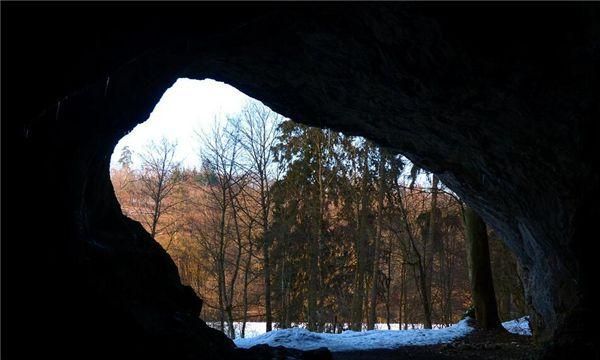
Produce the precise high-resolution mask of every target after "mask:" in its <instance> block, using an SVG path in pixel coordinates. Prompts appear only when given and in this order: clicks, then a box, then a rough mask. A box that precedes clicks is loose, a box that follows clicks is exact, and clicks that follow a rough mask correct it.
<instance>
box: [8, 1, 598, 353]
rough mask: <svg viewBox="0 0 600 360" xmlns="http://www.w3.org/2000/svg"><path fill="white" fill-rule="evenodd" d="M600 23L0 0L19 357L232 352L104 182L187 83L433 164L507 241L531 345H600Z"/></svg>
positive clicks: (519, 16) (460, 13)
mask: <svg viewBox="0 0 600 360" xmlns="http://www.w3.org/2000/svg"><path fill="white" fill-rule="evenodd" d="M598 24H600V16H599V13H598V7H597V6H594V5H581V4H575V5H552V6H550V5H545V6H529V5H527V6H522V5H514V6H508V5H498V6H493V5H485V6H484V5H479V6H475V5H468V6H467V5H462V6H457V5H455V6H450V5H449V6H443V7H442V6H439V5H438V6H434V5H429V4H387V5H385V6H383V5H368V4H353V5H348V4H344V5H341V4H339V5H338V4H327V5H309V4H287V5H285V6H284V5H279V6H276V5H267V4H263V5H259V6H249V5H240V4H219V5H216V4H186V5H182V4H180V5H173V6H169V7H167V6H165V5H161V4H153V5H147V6H145V7H141V6H134V5H114V4H113V5H107V4H104V5H87V4H86V5H79V6H76V5H66V4H63V5H60V6H56V5H54V6H52V5H45V4H44V5H42V4H37V5H32V4H14V3H13V4H5V3H3V11H2V27H3V28H2V30H3V31H2V45H3V66H4V67H3V72H2V73H3V75H2V76H3V94H4V95H5V97H4V100H3V102H2V104H3V116H2V118H3V121H2V122H3V140H6V139H8V140H9V141H10V143H9V144H8V145H7V143H6V141H3V151H2V154H3V161H2V164H3V173H4V175H5V176H6V180H4V181H3V183H4V185H5V190H6V192H5V191H3V195H4V194H7V192H8V193H10V195H12V197H11V199H10V202H8V203H7V205H6V209H7V211H3V213H4V214H5V215H6V218H5V220H6V221H3V225H4V226H3V228H4V229H5V230H8V231H9V232H10V235H9V236H6V237H4V239H3V254H5V255H4V256H6V257H5V259H6V260H8V262H9V263H10V267H8V269H9V270H8V272H9V273H10V274H9V275H6V276H10V278H8V284H9V285H10V286H15V285H20V289H19V290H16V289H15V290H14V291H13V290H12V289H10V290H9V291H7V302H8V304H9V305H8V306H10V309H9V311H11V312H12V313H13V317H11V319H10V322H9V324H10V328H13V327H14V330H12V331H11V334H10V336H12V337H14V338H31V337H32V334H31V326H34V327H35V328H36V331H35V333H36V334H35V338H36V346H31V347H25V348H23V349H21V351H22V352H23V354H22V358H28V355H31V354H30V353H32V352H37V351H41V349H44V352H45V354H48V355H49V354H52V355H54V354H57V355H60V356H62V358H75V357H77V358H79V357H80V356H81V354H82V352H81V351H85V354H86V356H85V357H86V358H106V357H109V358H112V357H115V356H117V357H119V358H121V357H131V358H139V357H142V356H145V357H151V358H152V357H161V356H163V357H164V356H166V357H168V358H185V359H187V358H189V359H192V358H194V359H196V358H228V357H233V356H241V355H239V354H240V353H239V352H234V346H233V344H232V342H231V341H229V340H227V339H226V338H225V337H224V336H222V335H219V334H218V333H217V332H216V331H213V330H211V329H209V328H208V327H207V326H206V324H204V322H203V321H201V320H199V319H198V318H197V314H198V313H199V311H200V308H201V301H200V300H199V299H198V298H197V297H196V296H195V295H194V294H193V292H192V290H191V289H190V288H188V287H185V286H183V285H181V284H180V281H179V278H178V275H177V270H176V268H175V265H174V264H173V262H172V261H171V260H170V258H169V257H168V255H167V254H166V253H165V252H164V251H163V250H162V248H161V247H160V246H159V245H158V244H157V243H156V242H155V241H153V240H152V239H151V238H150V237H149V235H148V234H147V233H146V232H145V231H144V230H143V229H142V227H141V226H140V225H139V224H138V223H136V222H133V221H131V220H129V219H127V218H125V217H124V216H123V215H122V214H121V211H120V209H119V204H118V202H117V200H116V198H115V196H114V193H113V190H112V186H111V183H110V179H109V171H108V167H109V161H110V155H111V152H112V149H113V148H114V146H115V145H116V143H117V142H118V140H119V139H120V138H121V137H122V136H123V135H125V134H126V133H127V132H128V131H130V130H131V129H132V128H133V127H134V126H135V125H136V124H138V123H140V122H142V121H144V120H145V119H146V118H147V116H148V115H149V113H150V112H151V111H152V109H153V107H154V105H155V104H156V103H157V102H158V100H159V99H160V97H161V95H162V94H163V92H164V91H165V90H166V89H167V88H168V87H169V86H171V85H172V84H173V83H174V82H175V80H176V79H177V78H179V77H189V78H195V79H203V78H207V77H209V78H213V79H216V80H219V81H224V82H227V83H229V84H231V85H233V86H235V87H237V88H238V89H240V90H241V91H243V92H245V93H246V94H248V95H250V96H252V97H255V98H257V99H260V100H261V101H263V102H265V103H266V104H267V105H269V106H270V107H272V109H273V110H275V111H277V112H279V113H281V114H283V115H285V116H288V117H290V118H292V119H294V120H296V121H299V122H304V123H307V124H311V125H319V126H328V127H332V128H334V129H336V130H343V131H346V132H349V133H352V134H357V135H363V136H366V137H368V138H370V139H372V140H374V141H376V142H377V143H379V144H381V145H385V146H388V147H391V148H393V149H396V150H398V151H400V152H402V153H403V154H405V155H406V156H407V157H409V158H410V159H411V160H412V161H413V162H415V163H417V164H419V165H420V166H422V167H424V168H426V169H428V170H431V171H434V172H435V173H436V174H437V175H438V176H439V178H440V179H441V180H442V181H443V182H444V183H445V184H447V185H448V186H449V187H450V188H452V189H453V190H454V191H456V192H457V193H458V194H459V195H460V196H461V197H462V198H463V199H464V200H465V201H466V202H467V203H468V204H469V205H470V206H471V207H472V208H473V209H475V210H476V211H477V212H478V213H479V214H480V215H481V216H482V217H483V218H484V219H485V220H486V222H487V223H488V224H489V225H490V226H491V227H493V228H494V229H495V230H497V231H498V232H499V233H500V234H502V236H503V238H504V240H505V241H506V243H507V244H508V245H509V247H510V248H511V249H512V250H513V251H514V252H515V253H516V254H517V256H518V258H519V260H520V262H521V265H522V267H523V269H524V274H525V279H524V280H525V285H526V288H527V297H528V299H529V301H530V303H531V306H532V309H533V310H534V313H533V314H532V322H533V326H534V330H535V333H536V334H537V336H538V338H539V339H540V340H542V341H545V340H552V342H551V345H552V348H555V349H558V350H556V351H565V352H570V351H572V349H578V351H581V352H590V353H591V352H593V351H596V354H597V351H598V348H597V346H598V345H597V344H598V343H597V339H598V331H597V330H592V329H593V325H594V324H597V323H598V314H597V311H594V309H593V307H594V304H595V301H594V298H593V297H592V293H591V291H592V289H593V287H594V285H595V283H594V281H593V274H594V268H595V267H594V262H595V254H596V253H595V252H594V251H593V245H594V242H595V238H596V237H597V236H590V235H588V234H594V233H595V231H596V230H597V229H596V228H595V227H594V225H595V224H594V223H595V221H594V220H595V218H596V217H597V215H598V214H599V213H600V211H599V210H600V209H599V208H598V204H599V201H600V199H599V196H598V184H599V172H598V166H597V164H596V160H595V155H594V154H595V152H594V149H595V145H596V142H597V138H598V119H600V116H599V115H600V111H599V110H600V109H599V106H600V102H599V101H598V99H599V98H600V97H599V95H600V81H599V76H598V75H599V73H598V72H599V66H598V64H600V27H599V26H598ZM5 166H7V167H5ZM17 221H18V222H21V223H22V224H24V225H17ZM3 260H4V259H3ZM3 263H6V262H4V261H3ZM6 273H7V272H6V271H3V276H5V274H6ZM17 277H18V278H17ZM2 283H3V284H7V282H6V281H5V280H4V279H3V281H2ZM23 324H29V327H28V326H20V325H23ZM31 324H35V325H31ZM59 325H60V327H61V328H63V330H62V331H60V332H58V331H57V330H56V329H57V326H59ZM82 349H84V350H82Z"/></svg>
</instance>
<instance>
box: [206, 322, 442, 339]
mask: <svg viewBox="0 0 600 360" xmlns="http://www.w3.org/2000/svg"><path fill="white" fill-rule="evenodd" d="M207 324H208V326H210V327H212V328H214V329H217V330H221V327H220V324H219V323H218V322H210V321H208V322H207ZM273 325H274V326H275V324H273ZM340 325H341V326H342V329H349V324H338V326H340ZM227 326H228V325H227V322H226V323H225V328H226V329H227ZM326 326H327V327H329V328H331V327H332V325H331V324H326ZM404 326H405V324H404V323H403V324H402V327H400V324H399V323H390V328H391V329H390V330H402V329H403V328H404ZM291 327H293V328H301V329H305V328H306V323H292V326H291ZM444 327H447V326H444V325H441V324H433V328H434V329H442V328H444ZM233 328H234V330H235V338H236V339H237V338H240V337H241V334H242V322H234V323H233ZM406 328H407V330H414V329H423V324H406ZM375 329H376V330H388V328H387V324H386V323H376V324H375ZM273 330H274V331H278V330H280V329H277V328H274V329H273ZM366 330H367V324H366V323H365V324H363V331H366ZM265 332H267V323H266V322H264V321H251V322H250V321H249V322H247V323H246V330H245V332H244V337H245V338H252V337H256V336H259V335H262V334H264V333H265ZM225 333H227V331H225Z"/></svg>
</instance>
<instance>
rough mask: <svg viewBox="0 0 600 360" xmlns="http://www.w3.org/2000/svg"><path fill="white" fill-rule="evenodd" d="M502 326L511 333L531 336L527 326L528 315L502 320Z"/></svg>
mask: <svg viewBox="0 0 600 360" xmlns="http://www.w3.org/2000/svg"><path fill="white" fill-rule="evenodd" d="M502 326H504V328H505V329H506V330H508V331H509V332H511V333H513V334H519V335H529V336H531V329H530V328H529V316H523V317H522V318H518V319H514V320H510V321H506V322H503V323H502Z"/></svg>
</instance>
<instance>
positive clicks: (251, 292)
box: [112, 102, 524, 337]
mask: <svg viewBox="0 0 600 360" xmlns="http://www.w3.org/2000/svg"><path fill="white" fill-rule="evenodd" d="M200 142H201V145H202V146H201V149H202V150H201V154H200V155H201V163H202V166H201V167H200V168H199V169H183V168H181V166H180V165H179V163H178V162H177V161H175V158H174V150H175V144H170V143H168V142H165V141H162V142H160V143H157V144H154V145H153V146H152V147H149V148H148V151H147V152H145V153H144V154H141V156H139V158H140V160H141V165H140V166H137V167H136V166H134V164H133V161H132V155H133V154H132V153H131V152H130V151H129V150H128V149H127V151H129V153H128V152H127V151H125V150H124V151H123V153H122V154H121V155H122V156H121V157H120V160H122V161H120V164H121V169H120V170H118V171H117V170H113V174H112V176H113V183H114V184H115V192H116V193H117V196H118V198H119V200H120V201H121V205H122V207H123V209H124V212H125V213H127V214H128V215H129V216H131V217H132V218H134V219H137V220H139V221H140V222H141V223H142V224H143V225H144V226H145V227H146V229H148V231H149V232H150V233H151V234H153V235H154V236H155V237H156V238H157V240H158V241H159V242H160V243H161V244H162V245H163V246H164V247H165V248H166V249H167V251H168V252H169V253H170V254H171V256H172V257H173V259H174V261H175V262H176V264H177V265H178V267H179V271H180V276H181V279H182V281H183V282H184V283H186V284H188V285H190V286H192V287H193V288H194V289H195V291H196V292H197V293H198V294H199V295H200V296H201V297H202V298H203V299H204V307H203V313H202V316H203V318H204V319H206V320H209V321H216V322H217V324H218V326H219V327H220V328H221V329H222V330H223V331H226V332H227V333H228V334H229V336H231V337H234V336H236V335H235V334H236V329H235V328H234V322H236V321H241V323H242V325H241V331H240V333H241V336H244V335H245V324H246V322H247V321H250V320H262V321H265V322H266V330H267V331H269V330H271V329H273V328H274V327H279V328H285V327H289V326H292V325H293V323H298V322H304V323H306V325H307V327H308V328H309V329H311V330H313V331H329V332H340V331H342V329H348V328H351V329H356V330H359V329H362V328H363V324H366V328H368V329H373V328H375V326H376V324H377V323H378V322H386V323H387V324H388V327H391V324H392V323H394V322H399V323H402V324H403V328H405V329H406V328H408V327H409V326H411V325H409V324H414V323H420V324H423V325H424V327H428V328H430V327H432V326H433V325H434V324H443V325H448V324H451V323H454V322H456V321H457V320H458V318H459V316H460V315H461V314H462V312H463V311H464V310H465V308H466V307H468V306H469V304H470V303H471V285H470V282H469V277H468V266H467V262H466V259H465V256H464V254H465V247H466V246H467V241H466V240H467V239H471V238H474V237H473V236H479V237H481V236H482V235H483V234H484V233H486V229H485V227H484V228H483V230H482V228H481V227H477V228H475V227H470V226H471V225H473V221H472V220H473V217H469V216H470V215H469V214H467V215H466V218H467V227H466V228H465V226H464V223H463V221H462V219H463V216H462V204H461V203H460V202H459V201H457V200H458V199H457V197H456V195H454V194H453V193H451V192H450V191H449V190H448V189H446V188H445V187H444V185H443V184H441V183H440V182H439V179H438V178H437V177H435V176H433V175H431V174H427V173H424V172H422V171H418V170H419V169H418V168H416V167H411V166H410V163H409V162H408V160H406V159H405V158H403V157H401V156H399V155H397V154H394V153H392V152H390V151H389V150H387V149H382V148H379V147H377V146H375V145H374V144H373V143H371V142H370V141H368V140H365V139H360V138H356V137H351V136H346V135H344V134H341V133H338V132H335V131H332V130H329V129H318V128H311V127H308V126H305V125H300V124H296V123H294V122H293V121H291V120H284V119H283V118H281V116H279V115H277V114H275V113H273V112H272V111H271V110H269V109H268V108H266V107H264V106H263V105H262V104H260V103H258V102H253V103H249V104H248V105H247V106H246V107H245V108H244V109H243V111H242V112H240V113H239V114H236V115H235V116H232V117H231V118H229V119H228V120H227V122H225V123H221V124H220V125H218V126H216V127H215V128H214V129H213V130H212V131H211V132H210V133H208V134H205V135H204V136H203V137H202V138H201V139H200ZM174 230H176V232H175V233H174V234H175V235H173V231H174ZM472 230H473V231H472ZM465 231H466V233H465ZM465 234H467V235H468V236H466V237H465ZM491 244H492V245H493V246H492V247H491V250H492V255H494V254H502V256H501V257H502V259H506V260H498V259H496V257H494V256H492V260H495V259H496V260H497V261H495V262H494V261H493V264H492V265H493V266H494V267H493V272H494V273H493V276H494V277H495V278H497V279H498V281H499V283H500V284H501V286H500V287H499V289H500V292H499V293H498V296H499V299H502V301H501V305H502V306H501V308H502V309H508V310H507V311H505V313H510V314H511V315H517V314H518V312H519V311H522V310H520V309H522V308H523V307H522V303H524V301H523V300H522V299H523V297H522V289H520V288H519V286H518V285H519V284H520V283H519V280H518V272H517V271H515V268H516V265H515V262H514V261H513V262H511V260H510V259H511V255H510V254H508V253H507V252H506V249H504V248H502V247H500V246H499V245H498V244H497V241H496V242H492V243H491ZM474 253H477V254H479V250H478V249H475V251H474V252H473V254H474ZM477 256H478V260H481V259H482V258H480V257H479V255H477ZM497 257H499V255H498V256H497ZM488 264H489V262H488ZM486 281H488V280H486ZM477 289H480V288H477ZM478 291H479V293H481V292H482V291H483V292H485V291H487V290H486V289H483V290H478ZM473 293H474V294H475V293H476V290H475V289H473ZM476 303H477V301H476ZM479 308H480V309H481V308H482V307H481V306H479ZM508 311H511V312H508ZM518 315H520V314H518ZM488 319H490V321H491V322H490V323H496V324H497V323H498V322H497V320H494V319H493V317H491V316H489V317H488Z"/></svg>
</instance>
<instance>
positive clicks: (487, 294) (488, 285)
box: [465, 207, 501, 329]
mask: <svg viewBox="0 0 600 360" xmlns="http://www.w3.org/2000/svg"><path fill="white" fill-rule="evenodd" d="M465 229H466V238H467V248H468V251H467V254H468V257H469V260H470V261H469V273H470V275H471V276H470V278H471V289H472V294H473V304H474V305H475V317H476V319H477V321H478V322H479V325H480V326H481V327H483V328H485V329H495V328H500V327H501V324H500V319H499V317H498V305H497V304H496V294H495V292H494V282H493V280H492V267H491V264H490V251H489V245H488V235H487V229H486V225H485V222H483V219H481V217H480V216H479V215H478V214H477V213H476V212H475V211H473V210H472V209H470V208H468V207H466V208H465Z"/></svg>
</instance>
